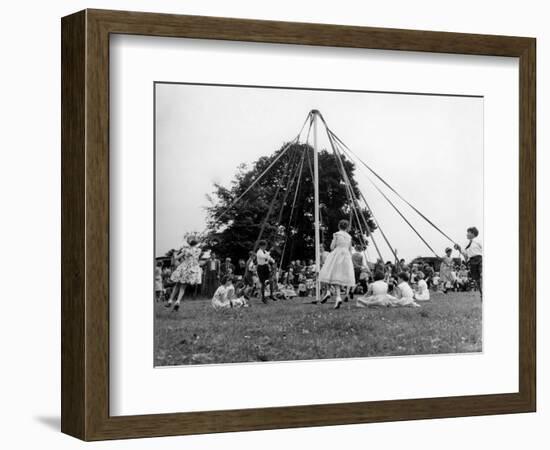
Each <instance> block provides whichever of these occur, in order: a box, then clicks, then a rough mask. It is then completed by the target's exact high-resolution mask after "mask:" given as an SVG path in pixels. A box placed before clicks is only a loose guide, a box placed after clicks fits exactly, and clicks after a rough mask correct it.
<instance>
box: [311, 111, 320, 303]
mask: <svg viewBox="0 0 550 450" xmlns="http://www.w3.org/2000/svg"><path fill="white" fill-rule="evenodd" d="M310 114H311V120H312V122H313V191H314V201H315V212H314V214H315V273H316V277H315V300H316V301H319V298H320V292H321V282H320V281H319V271H320V269H321V254H320V251H319V250H320V246H321V239H320V235H319V228H320V226H319V154H318V146H317V116H318V115H319V111H317V110H316V109H314V110H312V111H311V113H310Z"/></svg>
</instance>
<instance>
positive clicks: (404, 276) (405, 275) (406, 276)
mask: <svg viewBox="0 0 550 450" xmlns="http://www.w3.org/2000/svg"><path fill="white" fill-rule="evenodd" d="M419 273H422V272H419ZM422 275H424V274H422ZM397 277H398V278H399V279H400V280H403V281H405V282H408V281H409V274H408V273H407V272H401V273H400V274H399V275H397Z"/></svg>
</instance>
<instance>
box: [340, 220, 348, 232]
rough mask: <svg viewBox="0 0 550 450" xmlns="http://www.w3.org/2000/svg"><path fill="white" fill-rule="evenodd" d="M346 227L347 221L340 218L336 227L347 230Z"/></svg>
mask: <svg viewBox="0 0 550 450" xmlns="http://www.w3.org/2000/svg"><path fill="white" fill-rule="evenodd" d="M348 227H349V222H348V221H347V220H346V219H342V220H341V221H340V222H338V229H340V230H347V229H348Z"/></svg>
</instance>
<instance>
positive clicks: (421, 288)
mask: <svg viewBox="0 0 550 450" xmlns="http://www.w3.org/2000/svg"><path fill="white" fill-rule="evenodd" d="M417 276H418V284H417V286H416V293H415V294H414V298H415V300H420V301H424V300H429V299H430V291H429V290H428V284H427V283H426V281H424V272H418V275H417Z"/></svg>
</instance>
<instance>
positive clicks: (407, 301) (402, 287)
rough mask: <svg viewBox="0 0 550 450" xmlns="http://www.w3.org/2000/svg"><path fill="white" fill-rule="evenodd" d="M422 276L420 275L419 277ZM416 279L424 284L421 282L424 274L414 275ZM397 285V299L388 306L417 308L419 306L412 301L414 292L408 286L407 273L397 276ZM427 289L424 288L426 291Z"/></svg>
mask: <svg viewBox="0 0 550 450" xmlns="http://www.w3.org/2000/svg"><path fill="white" fill-rule="evenodd" d="M420 274H422V275H420ZM416 276H417V278H418V279H419V280H420V281H422V282H423V283H424V285H425V284H426V282H425V281H424V280H423V278H424V274H423V273H422V272H417V273H416ZM397 280H398V283H399V284H398V285H397V289H396V290H397V294H398V295H397V298H396V299H395V300H394V301H393V302H392V304H391V305H390V306H414V307H419V306H420V305H419V304H418V303H416V302H415V301H414V292H413V290H412V288H411V287H410V286H409V283H408V282H409V274H408V273H407V272H401V273H400V274H399V275H398V276H397ZM427 288H428V287H427V286H426V289H427Z"/></svg>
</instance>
